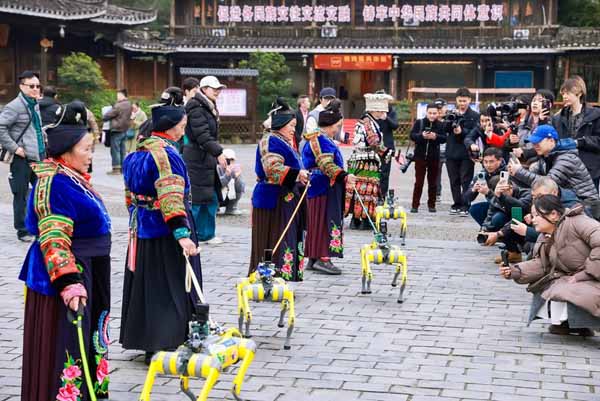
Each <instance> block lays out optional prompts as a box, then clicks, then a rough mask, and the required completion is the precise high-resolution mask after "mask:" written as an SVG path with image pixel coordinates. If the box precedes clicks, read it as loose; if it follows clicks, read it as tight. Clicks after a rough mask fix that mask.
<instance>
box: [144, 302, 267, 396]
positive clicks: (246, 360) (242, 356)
mask: <svg viewBox="0 0 600 401" xmlns="http://www.w3.org/2000/svg"><path fill="white" fill-rule="evenodd" d="M200 306H202V305H200ZM206 311H207V312H208V305H206ZM206 316H208V314H206ZM210 331H211V330H209V328H208V324H207V322H206V320H204V322H202V321H200V322H198V321H193V322H190V332H189V334H188V341H186V342H185V344H183V345H181V346H180V347H179V348H177V350H176V351H175V352H163V351H161V352H158V353H156V354H155V355H154V356H153V357H152V362H151V363H150V368H149V369H148V375H147V376H146V381H145V383H144V388H143V390H142V395H141V397H140V401H150V393H151V391H152V387H153V385H154V380H155V378H156V375H157V374H161V375H176V376H180V379H181V380H180V381H181V390H182V391H183V393H184V394H185V395H187V396H188V398H190V400H192V401H206V400H207V399H208V395H209V394H210V391H211V390H212V388H213V386H214V385H215V383H216V382H217V380H218V378H219V374H220V373H221V372H222V371H223V370H224V369H226V368H228V367H229V366H232V365H235V364H237V363H238V362H239V361H240V360H241V361H242V364H241V366H240V369H239V371H238V373H237V375H236V376H235V379H234V380H233V388H232V390H231V392H232V394H233V396H234V398H235V399H236V400H240V398H239V395H240V392H241V389H242V383H243V381H244V377H245V375H246V372H247V371H248V368H249V367H250V364H251V363H252V360H253V359H254V354H255V352H256V344H255V343H254V341H252V340H249V339H244V338H242V335H241V334H240V332H239V331H238V330H237V329H233V328H232V329H228V330H226V331H223V330H221V329H220V328H216V329H213V330H212V331H213V332H214V333H213V334H209V332H210ZM190 377H202V378H204V379H206V382H205V383H204V386H203V387H202V390H201V392H200V395H199V396H198V398H196V397H195V396H194V394H193V393H192V392H191V391H190V389H189V378H190Z"/></svg>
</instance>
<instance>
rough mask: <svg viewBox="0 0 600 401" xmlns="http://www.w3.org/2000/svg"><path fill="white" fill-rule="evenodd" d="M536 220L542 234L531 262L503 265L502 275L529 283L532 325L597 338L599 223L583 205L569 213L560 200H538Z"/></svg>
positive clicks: (534, 212) (553, 197)
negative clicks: (545, 323)
mask: <svg viewBox="0 0 600 401" xmlns="http://www.w3.org/2000/svg"><path fill="white" fill-rule="evenodd" d="M532 216H533V225H534V227H535V229H536V230H537V231H538V232H540V233H541V234H540V236H539V237H538V240H537V242H536V244H535V247H534V251H533V255H534V257H533V259H531V260H528V261H526V262H522V263H518V264H515V265H513V266H501V267H500V272H501V274H502V275H503V276H504V277H505V278H507V279H512V280H514V281H516V282H517V283H519V284H529V286H528V288H527V290H528V291H529V292H532V293H533V294H534V299H533V304H532V309H531V316H530V321H531V320H533V319H535V318H537V317H540V318H550V319H551V321H552V326H550V328H549V330H550V332H551V333H553V334H580V335H593V332H592V330H591V329H590V327H591V328H599V327H600V223H599V222H597V221H596V220H594V219H591V218H589V217H588V216H586V215H585V213H584V210H583V206H582V205H576V206H574V207H573V208H572V209H565V208H564V206H563V204H562V202H561V199H560V198H559V197H558V196H556V195H542V196H540V197H538V198H536V199H535V200H534V202H533V208H532ZM582 325H585V326H584V327H582Z"/></svg>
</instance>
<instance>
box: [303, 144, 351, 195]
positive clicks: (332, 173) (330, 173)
mask: <svg viewBox="0 0 600 401" xmlns="http://www.w3.org/2000/svg"><path fill="white" fill-rule="evenodd" d="M309 144H310V148H311V149H312V151H313V154H314V155H315V161H316V164H317V167H318V168H319V170H321V171H322V172H323V174H325V175H326V176H327V177H329V185H331V186H333V184H335V181H336V179H337V178H338V176H339V175H340V174H342V173H343V172H344V169H343V168H341V167H340V166H338V165H337V164H335V159H334V155H333V153H323V151H322V150H321V144H320V143H319V138H318V137H316V138H314V139H311V141H310V142H309Z"/></svg>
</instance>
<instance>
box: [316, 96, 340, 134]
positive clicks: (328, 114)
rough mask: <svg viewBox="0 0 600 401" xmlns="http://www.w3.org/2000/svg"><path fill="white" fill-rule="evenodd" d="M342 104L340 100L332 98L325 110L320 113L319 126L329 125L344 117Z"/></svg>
mask: <svg viewBox="0 0 600 401" xmlns="http://www.w3.org/2000/svg"><path fill="white" fill-rule="evenodd" d="M341 106H342V104H341V103H340V101H339V100H337V99H334V100H332V101H331V103H329V104H328V105H327V107H326V108H325V110H323V111H322V112H320V113H319V127H329V126H331V125H334V124H335V123H337V122H338V121H340V120H341V119H342V118H344V116H342V112H341V111H340V108H341Z"/></svg>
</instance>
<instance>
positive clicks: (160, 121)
mask: <svg viewBox="0 0 600 401" xmlns="http://www.w3.org/2000/svg"><path fill="white" fill-rule="evenodd" d="M183 117H185V109H184V108H183V107H179V106H157V107H155V108H153V109H152V125H153V128H154V131H156V132H165V131H167V130H168V129H171V128H173V127H174V126H176V125H177V124H179V123H180V122H181V120H183Z"/></svg>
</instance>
